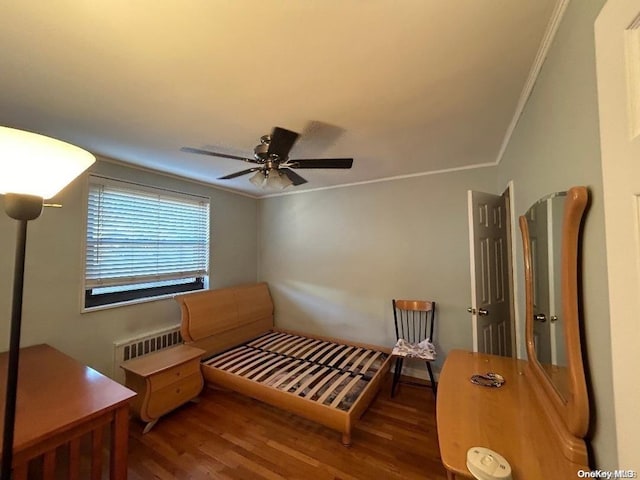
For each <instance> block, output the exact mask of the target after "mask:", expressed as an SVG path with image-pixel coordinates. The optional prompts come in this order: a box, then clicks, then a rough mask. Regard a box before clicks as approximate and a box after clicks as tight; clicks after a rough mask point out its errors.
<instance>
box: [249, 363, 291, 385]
mask: <svg viewBox="0 0 640 480" xmlns="http://www.w3.org/2000/svg"><path fill="white" fill-rule="evenodd" d="M294 361H295V360H294V359H293V358H288V357H285V358H282V359H280V361H278V362H276V363H274V364H272V365H270V366H268V367H267V368H265V369H264V370H263V371H262V372H258V373H257V374H256V376H255V377H253V380H255V381H256V382H260V383H266V380H265V381H264V382H263V381H262V380H260V379H261V378H262V377H264V376H266V375H269V374H271V373H273V372H275V373H277V372H276V369H277V368H278V367H280V365H282V364H283V363H287V364H291V363H292V362H294ZM269 378H270V377H269ZM269 378H267V380H268V379H269Z"/></svg>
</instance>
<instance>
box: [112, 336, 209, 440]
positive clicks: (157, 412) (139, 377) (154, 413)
mask: <svg viewBox="0 0 640 480" xmlns="http://www.w3.org/2000/svg"><path fill="white" fill-rule="evenodd" d="M204 353H205V351H204V350H201V349H199V348H195V347H190V346H188V345H178V346H177V347H171V348H168V349H166V350H160V351H158V352H154V353H151V354H149V355H145V356H143V357H140V358H135V359H133V360H128V361H126V362H124V363H123V364H122V365H120V366H121V367H122V368H123V369H124V371H125V374H126V385H127V387H128V388H130V389H131V390H134V391H135V392H137V393H138V396H137V397H136V398H135V400H133V402H132V405H131V408H132V410H133V411H134V412H135V413H136V414H137V415H138V417H140V419H141V420H142V421H143V422H147V425H146V426H145V428H144V431H143V433H147V432H148V431H149V430H151V429H152V428H153V426H154V425H155V424H156V422H157V421H158V420H159V419H160V417H161V416H162V415H165V414H167V413H169V412H170V411H172V410H174V409H175V408H177V407H179V406H180V405H182V404H184V403H186V402H188V401H189V400H193V399H194V398H196V397H197V396H198V394H199V393H200V391H202V387H203V385H204V380H203V379H202V372H201V371H200V358H201V357H202V355H204Z"/></svg>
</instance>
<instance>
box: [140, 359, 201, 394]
mask: <svg viewBox="0 0 640 480" xmlns="http://www.w3.org/2000/svg"><path fill="white" fill-rule="evenodd" d="M199 371H200V361H199V359H194V360H191V361H189V362H186V363H183V364H180V365H176V366H174V367H171V368H168V369H166V370H165V371H163V372H160V373H156V374H155V375H152V376H151V378H150V379H149V383H150V390H151V391H152V392H156V391H158V390H161V389H163V388H165V387H167V386H169V385H173V384H175V383H176V382H180V381H181V380H182V379H184V378H186V377H188V376H190V375H193V374H194V373H198V372H199Z"/></svg>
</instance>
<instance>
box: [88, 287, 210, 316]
mask: <svg viewBox="0 0 640 480" xmlns="http://www.w3.org/2000/svg"><path fill="white" fill-rule="evenodd" d="M200 291H201V290H200ZM185 293H188V292H185ZM176 295H180V293H165V294H164V295H158V296H155V297H144V298H136V299H135V300H127V301H125V302H118V303H109V304H108V305H98V306H95V307H82V308H81V309H80V313H91V312H97V311H99V310H109V309H112V308H119V307H129V306H131V305H138V304H140V303H149V302H156V301H158V300H168V299H170V298H173V297H175V296H176Z"/></svg>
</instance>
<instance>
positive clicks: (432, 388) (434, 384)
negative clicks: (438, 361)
mask: <svg viewBox="0 0 640 480" xmlns="http://www.w3.org/2000/svg"><path fill="white" fill-rule="evenodd" d="M426 363H427V370H428V371H429V380H431V390H433V396H434V397H435V396H436V395H437V394H438V387H437V386H436V381H435V379H434V378H433V371H432V370H431V362H426Z"/></svg>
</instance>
